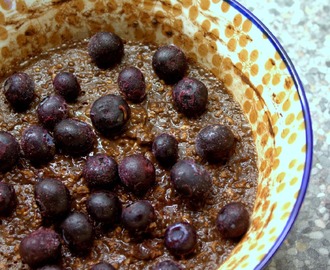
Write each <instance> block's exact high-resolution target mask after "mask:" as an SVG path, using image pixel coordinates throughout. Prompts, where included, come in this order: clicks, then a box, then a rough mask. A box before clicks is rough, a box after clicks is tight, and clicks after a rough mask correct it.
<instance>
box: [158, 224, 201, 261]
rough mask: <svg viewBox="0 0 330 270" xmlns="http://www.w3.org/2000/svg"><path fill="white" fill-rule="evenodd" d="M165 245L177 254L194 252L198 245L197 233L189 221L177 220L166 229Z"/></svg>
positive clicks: (172, 252) (182, 254) (183, 254)
mask: <svg viewBox="0 0 330 270" xmlns="http://www.w3.org/2000/svg"><path fill="white" fill-rule="evenodd" d="M164 238H165V247H166V248H167V249H168V250H169V252H170V253H171V254H173V255H175V256H185V255H188V254H190V253H192V252H193V251H194V250H195V249H196V246H197V233H196V230H195V228H194V227H193V226H192V225H191V224H189V223H188V222H176V223H174V224H172V225H170V226H168V227H167V229H166V231H165V236H164Z"/></svg>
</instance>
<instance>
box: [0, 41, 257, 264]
mask: <svg viewBox="0 0 330 270" xmlns="http://www.w3.org/2000/svg"><path fill="white" fill-rule="evenodd" d="M87 44H88V41H82V42H80V43H75V44H69V45H65V46H62V47H61V48H58V49H54V50H52V51H49V52H48V53H45V54H42V55H39V56H37V57H35V58H33V59H31V60H29V61H27V62H25V63H24V64H22V65H21V66H20V67H19V68H17V67H15V69H16V70H20V71H22V72H25V73H27V74H29V75H30V76H31V77H32V78H33V80H34V82H35V95H36V97H35V98H34V99H33V101H32V104H31V105H30V107H29V109H28V110H27V111H25V112H16V111H14V110H13V109H12V107H11V106H10V105H9V103H8V102H7V100H6V98H5V96H4V95H3V94H1V95H0V130H1V131H8V132H9V133H11V134H12V135H13V136H14V137H15V138H16V139H17V140H18V141H20V140H21V136H22V133H23V131H24V130H25V129H26V128H27V127H28V126H30V125H38V124H39V120H38V117H37V112H36V110H37V107H38V104H39V103H40V102H41V101H42V100H43V99H44V98H46V97H47V96H49V95H51V94H53V93H54V87H53V83H52V81H53V79H54V78H55V76H56V75H57V74H58V73H59V72H61V71H65V72H71V73H74V74H75V75H76V77H77V79H78V81H79V83H80V86H81V91H80V94H79V96H78V98H77V100H76V101H75V102H69V103H68V110H69V116H70V118H74V119H76V120H80V121H83V122H86V123H88V124H90V125H91V126H92V122H91V118H90V109H91V106H92V104H93V102H94V101H95V100H96V99H98V98H100V97H102V96H105V95H108V94H117V95H120V91H119V88H118V84H117V78H118V75H119V73H120V72H121V71H122V70H123V69H124V68H126V67H129V66H135V67H137V68H139V69H140V70H141V71H142V73H143V75H144V77H145V82H146V97H145V99H144V100H143V101H142V103H132V102H130V101H128V104H129V107H130V110H131V117H130V120H129V121H128V123H127V125H126V129H125V131H124V132H123V133H122V134H120V135H117V136H115V137H112V138H105V137H103V136H102V135H101V134H99V133H98V132H97V131H95V130H94V131H95V133H96V135H97V142H96V144H95V147H94V149H93V151H92V152H91V153H90V154H89V156H92V155H95V154H100V153H102V154H104V153H105V154H107V155H109V156H111V157H112V158H114V159H115V160H116V161H117V162H118V164H119V163H120V162H121V161H122V160H123V159H124V158H125V157H127V156H130V155H133V154H143V155H144V156H145V157H146V158H148V159H149V160H150V161H151V162H152V163H153V165H154V167H155V173H156V181H155V184H154V185H153V186H152V187H151V189H149V190H148V191H147V192H146V194H144V195H143V196H140V195H135V194H134V193H133V192H130V191H129V190H128V189H127V188H126V187H124V186H123V185H121V184H120V183H119V181H117V182H116V183H114V184H113V185H112V189H111V191H112V192H114V193H115V194H117V196H118V197H119V199H120V201H121V203H122V205H123V208H125V207H127V206H129V205H131V204H132V203H134V202H136V201H138V200H141V199H142V200H147V201H149V202H150V203H151V205H152V206H153V207H154V210H155V216H156V217H155V219H154V221H153V222H152V224H151V225H150V228H149V230H148V232H147V233H144V234H143V235H139V236H136V237H135V236H132V234H131V233H130V232H129V230H127V229H126V228H124V227H123V226H122V224H121V223H118V224H117V225H115V226H113V227H112V228H108V229H107V230H105V229H104V228H103V227H102V226H100V225H99V224H97V223H96V222H93V225H94V231H95V237H94V241H93V242H91V243H90V245H92V249H91V252H90V253H88V254H87V255H85V256H78V255H76V254H72V253H71V251H70V249H69V248H68V247H67V245H66V244H64V243H63V244H62V251H61V252H62V259H61V265H62V266H63V267H64V268H65V269H82V270H83V269H90V267H91V266H92V265H93V264H96V263H98V262H100V261H106V262H109V263H111V264H112V265H113V266H115V267H116V268H117V269H132V270H133V269H151V267H152V266H153V265H155V264H156V263H158V262H161V261H164V260H167V259H171V260H175V261H177V262H178V263H179V264H181V265H182V266H184V267H185V268H186V269H217V266H219V265H220V264H221V263H222V262H223V261H224V260H225V259H226V257H227V256H228V255H229V254H230V252H231V251H232V249H233V248H234V247H235V245H236V244H237V241H238V240H230V239H226V238H223V237H222V236H221V235H220V233H219V231H218V230H217V228H216V219H217V215H218V213H219V210H220V209H221V208H222V207H223V206H225V205H226V204H228V203H230V202H237V201H239V202H242V203H243V204H244V205H245V206H246V207H247V209H248V212H249V213H250V214H251V212H252V208H253V204H254V200H255V195H256V187H257V176H258V171H257V166H256V151H255V146H254V142H253V137H252V132H251V129H250V126H249V124H248V122H247V120H246V119H245V116H244V115H243V112H242V110H241V108H240V106H239V105H238V103H237V102H235V101H234V99H233V97H232V95H231V94H229V93H228V91H227V90H226V89H225V87H224V85H223V83H222V82H221V81H219V80H218V79H216V78H215V77H214V76H213V75H212V74H211V73H210V72H209V71H208V70H206V69H204V68H203V67H201V66H200V65H198V64H197V63H194V62H193V61H190V60H189V59H188V63H189V68H188V72H187V75H188V76H189V77H194V78H196V79H198V80H200V81H201V82H203V83H204V84H205V86H206V87H207V89H208V103H207V107H206V110H205V112H204V113H203V114H202V115H200V116H197V117H186V116H185V115H184V114H182V113H180V112H178V111H177V110H176V108H175V107H174V105H173V101H172V86H171V85H167V84H165V83H164V82H163V81H161V80H160V79H159V77H158V76H157V75H156V74H155V73H154V71H153V69H152V56H153V55H154V53H155V51H156V50H157V47H156V46H155V45H150V44H148V45H146V44H141V43H135V42H126V43H125V45H124V49H125V54H124V57H123V59H122V61H121V62H120V64H117V65H116V66H114V67H112V68H110V69H106V70H101V69H99V68H98V67H96V66H95V64H94V63H92V62H91V59H90V57H89V55H88V51H87ZM4 79H5V78H3V81H4ZM2 84H3V82H2ZM209 124H214V125H215V124H222V125H225V126H227V127H229V128H230V130H231V131H232V133H233V134H234V137H235V140H236V145H235V151H234V153H233V154H232V155H231V157H230V158H229V159H228V161H226V162H220V163H216V164H213V163H209V162H207V161H206V160H205V159H202V158H201V157H200V156H199V155H198V154H197V153H196V148H195V140H196V137H197V134H198V133H199V131H200V130H201V129H203V128H204V127H206V126H207V125H209ZM50 133H51V134H52V132H50ZM162 133H168V134H171V135H173V136H174V137H175V138H176V139H177V141H178V151H179V152H178V156H179V157H178V160H183V159H192V160H195V161H196V162H198V163H200V164H202V165H203V166H204V168H205V169H206V170H207V171H208V172H209V174H210V176H211V180H212V186H211V192H210V195H209V196H208V197H207V198H206V201H205V204H204V205H201V206H199V207H195V206H193V205H192V204H191V202H189V199H183V198H182V197H181V196H180V195H179V194H178V192H177V191H175V189H174V187H173V183H172V182H171V181H170V168H166V167H163V166H161V165H159V163H158V162H157V160H156V158H155V156H154V154H153V153H152V143H153V140H154V139H155V137H156V136H158V135H159V134H162ZM86 159H87V156H82V157H72V156H69V155H64V154H61V153H58V152H57V153H56V154H55V156H54V158H53V159H52V160H51V161H50V162H49V163H47V164H46V165H41V166H36V165H35V164H33V165H32V164H31V163H30V162H29V161H27V159H25V158H24V157H22V155H21V158H20V159H19V162H18V164H17V165H16V166H15V167H14V168H13V169H12V170H11V171H9V172H7V173H4V174H1V175H0V176H1V181H2V182H5V183H10V184H12V185H13V186H14V188H15V191H16V194H17V200H18V203H17V208H16V210H15V211H14V212H13V213H12V214H11V215H9V216H7V217H1V219H0V232H1V234H0V268H1V269H29V267H28V266H27V265H26V264H23V263H22V262H21V258H20V256H19V252H18V249H19V245H20V242H21V240H22V239H23V238H24V237H25V236H27V235H28V234H30V233H31V232H33V231H35V230H37V229H38V228H39V227H41V225H46V226H50V227H51V228H55V230H56V231H58V232H59V234H60V235H61V233H60V231H59V229H58V228H57V227H56V226H55V227H54V225H49V224H44V222H43V221H42V218H41V215H40V210H39V208H38V206H37V204H36V202H35V197H34V186H35V185H36V183H38V181H39V179H40V178H47V177H51V178H58V179H60V180H61V181H62V183H64V185H65V186H66V187H67V188H68V190H69V192H70V194H71V199H72V202H71V210H72V211H79V212H82V213H84V214H86V215H88V212H87V209H86V200H87V198H88V196H89V194H90V192H91V190H90V186H88V185H87V182H86V180H85V179H84V177H83V174H82V171H83V168H84V166H85V163H86ZM175 222H188V223H190V224H191V225H193V226H194V227H195V229H196V232H197V248H196V249H195V250H194V252H193V253H191V254H189V255H188V256H185V257H183V258H178V257H174V256H173V255H172V254H171V253H169V251H168V249H166V247H165V246H164V233H165V230H166V228H167V227H168V226H169V225H170V224H173V223H175ZM61 241H62V240H61Z"/></svg>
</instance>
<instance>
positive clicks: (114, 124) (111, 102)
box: [90, 94, 131, 137]
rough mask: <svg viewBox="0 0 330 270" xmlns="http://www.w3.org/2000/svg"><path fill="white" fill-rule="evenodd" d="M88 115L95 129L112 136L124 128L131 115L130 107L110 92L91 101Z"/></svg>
mask: <svg viewBox="0 0 330 270" xmlns="http://www.w3.org/2000/svg"><path fill="white" fill-rule="evenodd" d="M90 117H91V120H92V123H93V126H94V127H95V129H96V130H97V131H99V132H100V133H101V134H102V135H104V136H106V137H112V136H115V135H118V134H119V133H121V132H122V131H123V130H124V128H125V125H126V123H127V122H128V120H129V119H130V117H131V109H130V107H129V106H128V104H127V102H126V101H125V100H124V99H123V98H122V97H121V96H118V95H114V94H110V95H106V96H103V97H100V98H99V99H97V100H96V101H95V102H94V103H93V105H92V107H91V111H90Z"/></svg>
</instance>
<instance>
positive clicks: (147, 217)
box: [121, 201, 156, 233]
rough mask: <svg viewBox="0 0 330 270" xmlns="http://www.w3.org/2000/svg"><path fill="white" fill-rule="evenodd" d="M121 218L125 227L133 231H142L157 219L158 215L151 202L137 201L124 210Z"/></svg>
mask: <svg viewBox="0 0 330 270" xmlns="http://www.w3.org/2000/svg"><path fill="white" fill-rule="evenodd" d="M121 218H122V223H123V226H124V228H126V229H127V230H128V231H130V232H132V233H141V232H144V231H146V230H147V228H148V227H149V225H150V224H151V223H152V222H154V221H155V220H156V215H155V210H154V208H153V206H152V205H151V204H150V202H148V201H137V202H135V203H133V204H131V205H130V206H128V207H126V208H125V209H124V210H123V213H122V217H121Z"/></svg>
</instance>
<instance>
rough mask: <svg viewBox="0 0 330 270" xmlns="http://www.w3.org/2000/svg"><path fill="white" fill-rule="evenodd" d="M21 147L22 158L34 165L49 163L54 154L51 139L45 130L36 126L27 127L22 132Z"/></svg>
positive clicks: (53, 143) (52, 140)
mask: <svg viewBox="0 0 330 270" xmlns="http://www.w3.org/2000/svg"><path fill="white" fill-rule="evenodd" d="M21 147H22V150H23V153H24V157H25V158H27V159H28V160H30V161H31V163H33V164H36V165H41V164H45V163H47V162H48V161H51V160H52V159H53V158H54V156H55V152H56V148H55V142H54V139H53V137H52V136H51V135H50V134H49V133H48V131H47V130H46V129H44V128H42V127H40V126H36V125H32V126H29V127H28V128H26V129H25V130H24V132H23V134H22V138H21Z"/></svg>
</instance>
